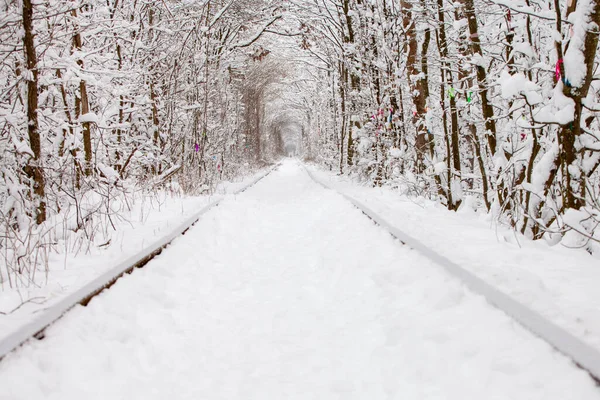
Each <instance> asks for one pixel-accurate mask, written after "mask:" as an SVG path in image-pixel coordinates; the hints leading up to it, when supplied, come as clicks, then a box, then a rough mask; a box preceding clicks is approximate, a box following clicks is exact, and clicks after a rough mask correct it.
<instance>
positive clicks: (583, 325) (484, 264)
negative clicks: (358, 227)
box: [308, 166, 600, 349]
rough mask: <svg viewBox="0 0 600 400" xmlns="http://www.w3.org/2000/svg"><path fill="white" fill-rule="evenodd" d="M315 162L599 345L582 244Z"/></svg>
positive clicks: (329, 179)
mask: <svg viewBox="0 0 600 400" xmlns="http://www.w3.org/2000/svg"><path fill="white" fill-rule="evenodd" d="M308 168H310V171H311V173H313V174H315V176H316V177H317V178H318V179H319V180H322V181H323V182H325V183H327V184H328V185H329V186H331V187H333V188H335V189H336V190H340V191H341V192H342V193H344V194H347V195H349V196H351V197H353V198H355V199H356V200H358V201H360V202H361V203H363V204H365V205H366V206H367V207H369V208H370V209H371V210H373V211H374V212H376V213H377V214H378V215H380V216H382V217H383V218H384V219H385V220H386V221H388V222H389V223H391V224H392V225H393V226H395V227H397V228H398V229H400V230H401V231H403V232H405V233H407V234H408V235H410V236H412V237H414V238H415V239H417V240H419V241H420V242H422V243H423V244H425V245H426V246H428V247H429V248H431V249H433V250H434V251H436V252H437V253H439V254H441V255H443V256H445V257H446V258H448V259H450V260H451V261H453V262H455V263H456V264H458V265H460V266H462V267H463V268H466V269H468V270H470V271H471V272H473V273H475V274H476V275H477V276H479V277H480V278H482V279H484V280H485V281H486V282H488V283H489V284H491V285H492V286H495V287H497V288H498V289H500V290H502V291H503V292H505V293H506V294H508V295H510V296H511V297H513V298H514V299H516V300H518V301H519V302H521V303H523V304H525V305H527V306H529V307H530V308H532V309H533V310H535V311H537V312H538V313H540V314H542V315H544V316H545V317H546V318H547V319H549V320H551V321H553V322H554V323H555V324H557V325H559V326H561V327H563V328H564V329H566V330H567V331H569V332H570V333H571V334H573V335H575V336H576V337H578V338H580V339H582V340H583V341H585V342H587V343H589V344H591V345H593V346H594V347H596V348H597V349H600V290H599V289H598V284H599V282H600V260H598V259H597V258H594V257H593V256H591V255H589V254H588V253H586V252H585V251H583V250H577V249H568V248H565V247H564V246H561V245H557V246H554V247H551V246H549V245H548V244H547V243H546V242H544V241H538V242H534V241H531V240H528V239H526V238H525V237H523V236H521V235H519V234H516V233H515V232H514V231H512V230H510V229H509V228H507V227H506V226H502V225H499V224H497V223H496V222H495V221H494V220H493V218H492V217H491V216H490V215H487V214H483V215H480V214H476V213H474V212H473V211H472V210H470V209H469V207H463V208H462V209H460V210H459V212H458V213H455V212H450V211H448V210H446V209H445V208H444V207H442V206H440V205H439V204H436V203H434V202H430V201H426V200H423V199H414V198H408V197H403V196H400V195H399V194H398V193H397V192H395V191H394V190H392V189H389V188H372V187H365V186H361V185H358V184H357V183H356V182H355V181H354V180H352V179H351V178H348V177H340V176H337V175H334V174H332V173H329V172H326V171H323V170H321V169H319V168H317V167H314V166H310V167H308Z"/></svg>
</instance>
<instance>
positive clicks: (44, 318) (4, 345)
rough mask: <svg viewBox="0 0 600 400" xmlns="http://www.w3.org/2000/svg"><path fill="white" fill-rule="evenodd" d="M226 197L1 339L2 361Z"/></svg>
mask: <svg viewBox="0 0 600 400" xmlns="http://www.w3.org/2000/svg"><path fill="white" fill-rule="evenodd" d="M278 166H279V164H277V165H276V166H274V167H273V168H271V169H270V170H268V171H267V172H265V173H263V174H261V175H259V176H258V177H257V178H256V179H254V180H253V181H252V182H251V183H249V184H247V185H245V186H244V187H242V188H241V189H238V190H236V191H234V192H233V194H234V195H237V194H240V193H243V192H245V191H246V190H248V189H249V188H251V187H252V186H254V185H256V184H257V183H258V182H260V181H261V180H262V179H264V178H265V177H267V176H268V175H269V174H271V173H272V172H273V171H274V170H275V169H276V168H277V167H278ZM224 199H225V197H224V196H218V197H216V198H215V199H214V200H213V201H212V202H210V203H209V204H208V205H206V206H204V207H203V208H202V209H200V210H199V211H198V212H196V213H195V214H194V215H193V216H191V217H189V218H188V219H187V220H185V221H184V222H183V223H181V224H180V225H179V226H178V227H177V228H176V229H175V230H173V231H172V232H171V233H170V234H169V235H167V236H165V237H163V238H162V239H160V240H158V241H156V242H155V243H153V244H151V245H150V246H148V247H146V248H145V249H144V250H142V251H141V252H139V253H137V254H136V255H134V256H131V257H129V258H127V259H126V260H124V261H122V262H121V263H119V264H118V265H117V266H115V267H113V268H111V269H110V270H108V271H107V272H105V273H104V274H102V275H100V276H99V277H97V278H96V279H94V280H93V281H91V282H89V283H88V284H86V285H85V286H83V287H82V288H80V289H79V290H77V291H76V292H74V293H72V294H70V295H68V296H66V297H65V298H63V299H62V300H60V301H59V302H57V303H56V304H54V305H52V306H51V307H49V308H48V309H46V310H44V311H43V312H42V313H41V314H40V316H38V317H37V318H36V319H34V320H33V321H31V322H30V323H28V324H26V325H24V326H22V327H21V328H19V329H18V330H16V331H15V332H13V333H11V334H10V335H8V336H6V337H5V338H3V339H2V340H0V360H2V359H4V357H5V356H6V355H8V354H9V353H11V352H12V351H14V350H16V349H17V348H19V347H20V346H21V345H23V344H24V343H26V342H27V341H29V340H30V339H33V338H36V339H43V338H44V331H45V330H46V328H48V327H49V326H50V325H52V324H53V323H55V322H56V321H57V320H59V319H60V318H61V317H62V316H63V315H65V314H66V313H67V312H68V311H69V310H71V309H72V308H73V307H75V306H77V305H78V304H79V305H82V306H86V305H87V304H88V303H89V302H90V301H91V300H92V299H93V298H94V297H96V296H97V295H98V294H100V293H101V292H102V291H104V290H105V289H108V288H110V287H111V286H112V285H114V284H115V282H116V281H117V280H118V279H119V278H121V277H122V276H124V275H125V274H130V273H132V272H133V271H134V270H135V269H137V268H141V267H143V266H145V265H146V264H147V263H148V262H149V261H150V260H152V259H153V258H154V257H156V256H157V255H159V254H160V253H161V252H162V251H163V249H165V248H166V247H167V246H168V245H169V244H171V243H172V242H173V241H174V240H175V239H177V238H178V237H179V236H182V235H184V234H185V233H186V232H187V231H188V230H189V229H190V228H191V227H192V226H193V225H195V224H196V223H197V222H198V221H199V220H200V218H201V217H202V216H203V215H204V214H206V213H207V212H208V211H210V210H211V209H213V208H215V207H216V206H218V205H219V204H220V203H221V202H222V201H223V200H224Z"/></svg>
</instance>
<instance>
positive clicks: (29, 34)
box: [23, 0, 46, 225]
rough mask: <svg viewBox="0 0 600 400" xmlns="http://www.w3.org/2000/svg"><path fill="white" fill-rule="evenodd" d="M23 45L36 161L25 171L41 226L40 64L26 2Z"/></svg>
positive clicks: (43, 217) (30, 7)
mask: <svg viewBox="0 0 600 400" xmlns="http://www.w3.org/2000/svg"><path fill="white" fill-rule="evenodd" d="M23 30H24V35H23V45H24V48H25V58H26V65H27V69H28V70H29V72H30V73H31V75H30V76H29V77H28V79H27V133H28V135H29V146H30V147H31V150H32V151H33V159H30V160H28V162H27V165H26V166H25V168H24V170H25V173H26V174H27V176H28V177H29V179H31V180H32V181H33V193H34V196H33V201H34V203H37V204H36V215H35V221H36V223H37V224H38V225H39V224H41V223H42V222H44V221H45V220H46V201H45V181H44V171H43V169H42V166H41V164H42V147H41V140H40V133H39V121H38V115H37V112H38V96H39V94H38V74H39V71H38V61H37V54H36V51H35V43H34V34H33V4H32V1H31V0H23Z"/></svg>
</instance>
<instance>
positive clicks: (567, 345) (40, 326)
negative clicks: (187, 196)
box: [0, 166, 600, 384]
mask: <svg viewBox="0 0 600 400" xmlns="http://www.w3.org/2000/svg"><path fill="white" fill-rule="evenodd" d="M276 168H277V166H276V167H274V168H272V169H271V170H269V171H268V172H266V173H264V174H262V175H261V176H259V177H258V178H257V179H255V180H254V181H253V182H252V183H250V184H249V185H247V186H245V187H243V188H242V189H240V190H238V191H236V192H235V194H239V193H242V192H244V191H245V190H247V189H248V188H250V187H252V186H254V185H255V184H256V183H258V182H259V181H260V180H262V179H263V178H265V177H266V176H267V175H269V174H270V173H271V172H273V171H274V170H275V169H276ZM304 170H305V171H306V173H307V175H308V176H309V177H310V179H312V181H314V182H315V183H316V184H318V185H320V186H322V187H324V188H325V189H327V190H331V191H334V192H336V193H338V194H339V195H340V196H342V197H343V198H345V199H346V200H347V201H348V202H350V203H351V204H352V205H353V206H354V207H356V208H357V209H359V210H360V211H361V212H362V213H363V214H364V215H365V216H367V217H368V218H370V219H371V220H372V221H373V222H374V223H375V224H377V225H378V226H380V227H381V228H383V229H384V230H386V231H387V232H388V233H389V234H390V235H391V236H393V237H394V238H396V239H397V240H398V241H400V242H401V243H402V244H404V245H406V246H408V247H410V248H412V249H413V250H415V251H417V252H419V253H420V254H421V255H423V256H425V257H426V258H428V259H429V260H431V261H433V262H434V263H435V264H437V265H439V266H440V267H442V268H443V269H444V270H446V271H447V272H448V273H449V274H450V275H452V276H454V277H456V278H458V279H459V280H460V281H461V282H462V283H463V284H464V285H465V286H466V287H467V288H468V289H469V290H470V291H472V292H474V293H477V294H479V295H481V296H483V297H484V298H485V299H486V300H487V302H488V303H490V304H491V305H493V306H494V307H496V308H497V309H499V310H500V311H502V312H504V313H505V314H507V315H508V316H510V317H511V318H512V319H514V320H515V321H517V322H518V323H519V324H520V325H522V326H523V327H524V328H526V329H527V330H529V331H530V332H532V333H533V334H534V335H536V336H537V337H539V338H541V339H542V340H544V341H545V342H547V343H548V344H550V345H551V346H552V347H553V348H554V349H556V350H557V351H559V352H560V353H562V354H564V355H565V356H567V357H568V358H570V359H571V360H572V361H573V362H574V363H575V364H576V365H577V366H578V367H579V368H581V369H582V370H584V371H586V372H587V373H588V374H589V375H590V376H591V377H592V378H593V379H594V380H595V381H596V383H597V384H599V383H600V353H599V352H598V351H597V350H596V349H595V348H593V347H592V346H590V345H588V344H587V343H585V342H583V341H582V340H580V339H579V338H577V337H575V336H573V335H571V334H570V333H569V332H567V331H565V330H564V329H563V328H561V327H560V326H557V325H556V324H554V323H552V322H551V321H549V320H547V319H546V318H544V317H543V316H542V315H540V314H539V313H537V312H535V311H534V310H532V309H530V308H529V307H527V306H525V305H523V304H521V303H520V302H518V301H516V300H514V299H513V298H511V297H510V296H508V295H506V294H504V293H503V292H501V291H499V290H498V289H496V288H494V287H492V286H491V285H489V284H488V283H486V282H485V281H483V280H482V279H480V278H478V277H477V276H475V275H474V274H472V273H471V272H469V271H468V270H466V269H464V268H462V267H460V266H459V265H457V264H455V263H453V262H452V261H450V260H449V259H447V258H446V257H444V256H442V255H440V254H438V253H436V252H435V251H433V250H431V249H430V248H428V247H426V246H425V245H423V244H422V243H421V242H419V241H418V240H416V239H414V238H412V237H411V236H410V235H407V234H406V233H404V232H402V231H401V230H400V229H398V228H397V227H395V226H393V225H392V224H390V223H388V222H387V221H386V220H385V219H384V218H382V217H381V216H380V215H378V214H376V213H375V212H373V211H372V210H370V209H369V208H368V207H366V206H365V205H364V204H362V203H360V202H359V201H357V200H356V199H354V198H352V197H350V196H348V195H346V194H344V193H342V192H340V191H339V190H336V189H335V188H333V187H331V186H330V185H328V184H327V183H325V182H323V181H321V180H319V179H318V178H317V177H316V176H314V175H313V174H312V173H311V172H310V171H309V170H308V169H306V168H304ZM222 200H223V198H217V199H215V200H214V201H213V202H211V203H210V204H209V205H207V206H206V207H204V208H203V209H201V210H199V211H198V212H197V213H196V214H195V215H194V216H192V217H191V218H189V219H188V220H187V221H185V222H184V223H183V224H181V225H180V226H179V227H178V228H177V229H175V230H174V231H173V232H172V233H171V234H170V235H168V236H167V237H165V238H163V239H161V240H160V241H158V242H156V243H154V244H153V245H152V246H149V247H148V248H147V249H145V250H144V251H143V252H141V253H139V254H137V255H136V256H134V257H131V258H129V259H127V260H125V261H124V262H122V263H121V264H119V265H118V266H116V267H115V268H113V269H112V270H110V271H108V272H107V273H105V274H104V275H102V276H100V277H99V278H97V279H96V280H94V281H93V282H91V283H89V284H88V285H86V286H85V287H83V288H81V289H80V290H78V291H77V292H75V293H73V294H72V295H70V296H68V297H66V298H65V299H63V300H62V301H61V302H59V303H58V304H56V305H55V306H53V307H51V308H50V309H48V310H46V311H45V312H44V313H43V314H42V315H40V316H39V317H38V318H37V319H36V320H35V321H33V322H32V323H30V324H28V325H26V326H25V327H23V328H22V329H20V330H18V331H17V332H15V333H14V334H12V335H10V336H9V337H7V338H5V339H4V340H2V341H1V342H0V359H2V358H4V357H5V356H6V355H7V354H9V353H10V352H12V351H13V350H15V349H17V348H18V347H19V346H21V345H22V344H23V343H25V342H27V341H28V340H31V339H33V338H37V339H42V338H43V337H44V331H45V329H46V328H48V327H49V326H50V325H52V324H53V323H54V322H56V321H57V320H58V319H60V318H61V317H62V316H63V315H65V314H66V313H67V312H68V311H69V310H70V309H71V308H73V307H75V306H76V305H77V304H81V305H87V304H88V303H89V301H90V300H91V299H92V298H94V297H95V296H97V295H98V294H99V293H101V292H102V291H103V290H105V289H107V288H110V287H111V286H112V285H113V284H114V283H115V282H116V281H117V280H118V279H119V278H120V277H122V276H124V275H125V274H127V273H131V272H132V271H133V270H135V269H136V268H140V267H143V266H144V265H146V264H147V263H148V262H149V261H150V260H152V259H153V258H154V257H156V256H157V255H158V254H160V253H161V252H162V250H163V249H164V248H166V247H167V246H168V245H169V244H171V243H172V242H173V240H175V239H176V238H177V237H179V236H181V235H183V234H185V233H186V232H187V230H189V229H190V228H191V227H192V226H193V225H194V224H195V223H196V222H198V221H199V220H200V218H201V217H202V216H203V215H204V214H205V213H206V212H208V211H209V210H211V209H212V208H214V207H216V206H218V205H219V203H220V202H221V201H222Z"/></svg>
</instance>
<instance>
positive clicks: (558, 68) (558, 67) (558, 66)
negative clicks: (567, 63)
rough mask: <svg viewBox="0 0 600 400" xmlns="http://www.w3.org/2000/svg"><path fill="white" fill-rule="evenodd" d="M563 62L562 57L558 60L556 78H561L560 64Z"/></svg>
mask: <svg viewBox="0 0 600 400" xmlns="http://www.w3.org/2000/svg"><path fill="white" fill-rule="evenodd" d="M562 63H563V60H562V58H561V59H560V60H558V61H557V62H556V70H555V71H554V75H555V76H556V80H559V79H560V65H561V64H562Z"/></svg>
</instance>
